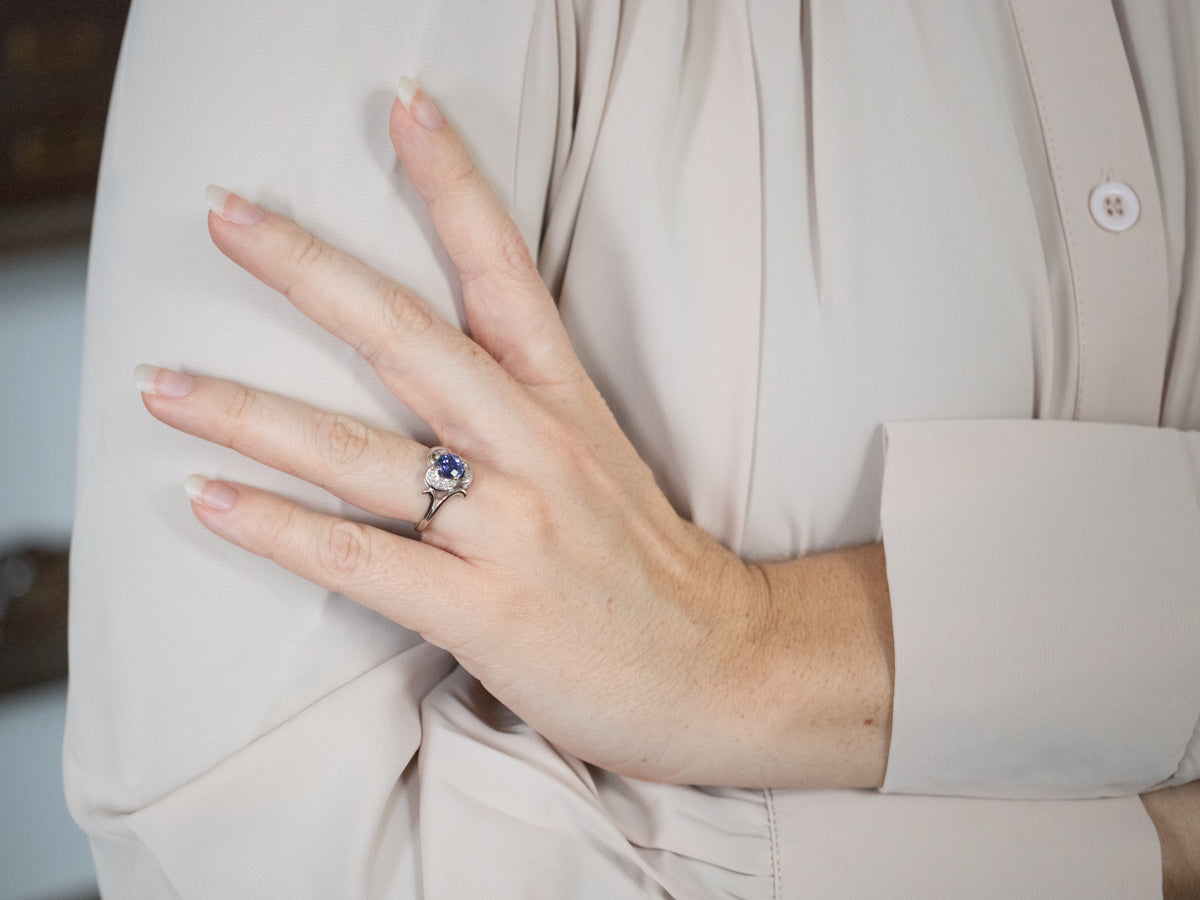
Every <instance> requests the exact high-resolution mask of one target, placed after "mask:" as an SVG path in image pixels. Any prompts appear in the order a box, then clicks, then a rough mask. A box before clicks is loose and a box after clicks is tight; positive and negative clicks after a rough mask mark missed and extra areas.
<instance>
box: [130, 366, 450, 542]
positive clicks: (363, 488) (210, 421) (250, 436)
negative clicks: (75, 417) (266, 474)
mask: <svg viewBox="0 0 1200 900" xmlns="http://www.w3.org/2000/svg"><path fill="white" fill-rule="evenodd" d="M136 375H137V383H138V388H139V389H140V390H141V391H142V396H143V402H144V403H145V404H146V408H147V409H148V410H149V411H150V413H151V414H152V415H153V416H154V417H155V418H157V419H159V420H160V421H162V422H165V423H166V424H167V425H170V426H171V427H173V428H177V429H179V430H180V431H184V432H186V433H188V434H191V435H194V436H196V437H198V438H203V439H204V440H207V441H212V442H213V443H216V444H220V445H222V446H224V447H229V448H230V449H232V450H235V451H237V452H238V453H241V454H242V455H243V456H247V457H249V458H250V459H253V460H257V461H258V462H261V463H263V464H264V465H267V466H270V467H271V468H274V469H279V470H280V471H281V472H287V473H288V474H289V475H295V476H296V477H297V478H302V479H304V480H305V481H308V482H311V483H312V484H315V485H317V486H319V487H322V488H324V489H325V490H327V491H329V492H330V493H331V494H334V495H335V496H337V497H340V498H341V499H342V500H345V501H346V502H347V503H351V504H353V505H354V506H357V507H358V508H359V509H363V510H366V511H368V512H372V513H377V514H378V515H382V516H386V517H388V518H390V519H403V520H405V521H408V522H417V521H419V520H420V519H421V517H422V516H423V515H424V514H425V509H426V507H427V505H428V497H426V496H424V495H423V494H422V493H421V491H422V490H423V489H424V488H425V484H424V482H423V480H422V476H423V475H424V472H425V469H426V468H427V467H428V465H429V462H428V454H429V448H428V447H425V446H424V445H422V444H419V443H417V442H416V441H411V440H408V439H407V438H403V437H401V436H400V435H398V434H393V433H391V432H389V431H384V430H382V429H379V428H371V427H369V426H367V425H364V424H363V423H362V422H359V421H357V420H356V419H353V418H351V417H349V416H346V415H341V414H338V413H330V412H324V411H322V410H318V409H314V408H313V407H311V406H308V405H306V404H304V403H300V402H298V401H296V400H290V399H288V398H287V397H281V396H279V395H278V394H271V393H268V392H266V391H258V390H254V389H253V388H248V387H245V386H244V385H240V384H237V383H236V382H233V381H226V380H224V379H220V378H207V377H203V376H197V375H186V374H184V373H182V372H174V371H172V370H170V369H162V368H158V367H156V366H149V365H141V366H138V368H137V373H136ZM381 485H392V486H394V489H392V490H380V486H381ZM410 488H411V489H410Z"/></svg>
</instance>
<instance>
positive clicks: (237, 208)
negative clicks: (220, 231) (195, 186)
mask: <svg viewBox="0 0 1200 900" xmlns="http://www.w3.org/2000/svg"><path fill="white" fill-rule="evenodd" d="M204 199H205V201H206V202H207V203H208V208H209V209H211V210H212V211H213V212H215V213H216V214H217V215H218V216H220V217H221V218H222V219H224V220H225V221H226V222H232V223H233V224H234V225H254V224H255V223H257V222H261V221H262V220H263V219H265V218H266V217H267V211H266V210H265V209H263V208H262V207H261V206H256V205H255V204H253V203H251V202H250V201H249V200H247V199H246V198H245V197H241V196H239V195H237V194H235V193H234V192H233V191H227V190H225V188H223V187H221V186H220V185H219V184H210V185H209V186H208V187H206V188H205V189H204Z"/></svg>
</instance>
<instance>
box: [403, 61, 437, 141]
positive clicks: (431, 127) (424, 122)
mask: <svg viewBox="0 0 1200 900" xmlns="http://www.w3.org/2000/svg"><path fill="white" fill-rule="evenodd" d="M396 96H397V97H399V98H400V102H401V103H403V104H404V108H405V109H407V110H408V111H409V113H410V114H411V115H412V117H413V118H414V119H416V120H417V122H418V123H420V125H421V126H422V127H423V128H424V129H425V130H426V131H437V130H438V129H439V128H440V127H441V126H442V122H443V119H442V114H441V112H439V111H438V108H437V106H436V105H435V104H434V102H433V101H432V100H430V99H429V95H428V94H426V93H425V92H424V91H423V90H421V86H420V85H419V84H417V83H416V82H415V81H413V80H412V79H411V78H409V77H408V76H407V75H401V76H400V83H399V84H398V85H396Z"/></svg>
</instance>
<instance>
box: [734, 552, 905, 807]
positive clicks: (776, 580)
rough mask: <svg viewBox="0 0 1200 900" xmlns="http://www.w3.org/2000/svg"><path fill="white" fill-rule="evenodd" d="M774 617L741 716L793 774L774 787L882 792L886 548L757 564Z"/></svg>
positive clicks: (766, 619) (888, 683)
mask: <svg viewBox="0 0 1200 900" xmlns="http://www.w3.org/2000/svg"><path fill="white" fill-rule="evenodd" d="M752 568H753V569H754V570H756V571H757V573H759V575H760V576H761V579H762V582H763V584H764V585H765V587H766V590H765V591H764V592H763V596H764V597H765V598H766V599H765V600H764V603H765V604H766V607H767V609H766V610H765V612H764V614H763V615H762V616H761V617H760V621H761V623H762V624H761V625H760V626H759V628H760V632H759V633H758V634H757V635H755V636H754V637H753V639H752V640H751V642H750V646H749V647H748V650H749V653H748V660H747V665H748V667H749V669H750V672H751V674H750V676H749V677H748V678H747V679H746V681H745V684H746V685H747V686H748V691H747V693H749V694H751V695H752V696H747V697H745V698H744V699H743V703H744V704H745V705H744V707H743V709H752V710H754V714H753V716H752V717H751V716H750V715H747V716H746V719H747V721H751V722H753V723H754V726H753V727H754V728H755V729H756V730H757V731H758V732H759V737H760V739H761V740H762V741H763V744H764V746H767V747H774V751H775V752H773V753H772V752H768V753H767V754H765V756H766V757H767V758H768V759H772V758H773V759H777V760H778V761H779V764H780V765H782V766H784V767H786V771H776V772H773V773H769V774H768V773H766V772H764V773H763V781H764V783H767V784H772V785H773V786H776V787H823V788H827V787H858V788H862V787H878V786H879V785H881V784H882V783H883V776H884V772H885V770H886V767H887V752H888V741H889V738H890V733H891V717H892V684H893V677H894V660H893V650H892V625H891V606H890V602H889V596H888V586H887V573H886V569H885V564H884V552H883V545H882V544H868V545H864V546H861V547H852V548H848V549H845V550H840V551H837V552H833V553H827V554H822V555H819V556H812V557H806V558H800V559H795V560H789V561H786V562H771V563H762V564H756V565H753V566H752Z"/></svg>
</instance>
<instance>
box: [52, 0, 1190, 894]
mask: <svg viewBox="0 0 1200 900" xmlns="http://www.w3.org/2000/svg"><path fill="white" fill-rule="evenodd" d="M403 73H407V74H410V75H412V76H414V77H416V78H417V79H418V80H419V81H421V82H422V83H423V85H424V86H425V87H426V88H427V89H428V90H429V92H430V93H431V95H432V96H433V97H435V98H436V100H437V101H438V103H439V104H440V105H441V106H442V108H443V110H444V111H445V112H446V114H447V115H448V116H449V117H450V118H451V119H452V120H453V122H454V123H455V125H456V126H457V127H458V128H459V129H460V130H461V131H462V132H463V133H464V135H465V136H466V138H467V140H468V143H469V144H470V146H471V148H472V150H473V152H474V154H475V156H476V159H477V160H478V161H479V163H480V165H481V167H482V168H483V169H484V171H485V172H486V173H487V174H488V175H489V177H490V178H491V180H492V182H493V184H494V185H496V187H497V189H498V190H499V191H500V192H501V194H502V195H503V196H504V197H505V199H506V200H507V202H508V203H509V206H510V209H511V210H512V212H513V215H514V217H515V218H516V219H517V221H518V222H519V224H520V225H521V227H522V230H523V233H524V234H525V235H526V237H527V239H528V241H529V243H530V245H531V247H533V248H534V249H535V250H536V251H537V254H538V259H539V261H540V265H541V268H542V272H543V275H544V276H545V278H546V279H547V281H548V283H549V284H550V285H551V287H552V288H553V289H554V290H555V292H556V295H557V296H558V297H559V298H560V305H561V309H562V314H563V316H564V319H565V320H566V322H567V324H568V327H569V329H570V331H571V334H572V336H573V338H574V340H575V344H576V347H577V349H578V351H579V353H580V355H581V357H582V358H583V359H584V361H585V363H586V364H587V366H588V368H589V370H590V371H591V372H592V374H593V376H594V377H595V379H596V381H597V383H598V384H599V386H600V388H601V390H602V392H603V393H604V394H605V396H606V397H607V398H608V400H609V402H610V404H611V405H612V406H613V409H614V411H615V412H616V414H617V416H618V418H619V419H620V421H621V423H622V425H623V426H624V427H625V429H626V430H627V432H628V433H629V435H630V436H631V437H632V438H633V440H634V441H635V443H636V444H637V445H638V446H639V448H640V449H641V451H642V453H643V455H644V456H645V458H646V459H647V460H648V461H649V462H650V464H651V465H652V466H653V467H654V469H655V472H656V474H657V476H658V478H659V480H660V483H661V485H662V486H663V488H664V490H666V492H667V493H668V496H670V497H671V499H672V500H673V502H674V503H675V504H676V506H677V508H678V510H679V511H680V513H681V514H683V515H685V516H688V517H690V518H692V519H693V520H695V521H696V522H698V523H699V524H701V525H702V526H703V527H705V528H706V529H708V530H709V531H710V532H712V533H713V534H715V535H717V536H718V537H719V538H721V539H722V540H724V541H725V542H727V543H728V544H729V545H730V546H732V547H734V548H736V549H738V550H739V551H740V552H741V553H742V555H743V556H746V557H748V558H768V557H790V556H795V555H798V554H806V553H812V552H817V551H820V550H823V549H829V548H833V547H838V546H843V545H847V544H852V543H858V542H863V541H870V540H874V539H878V538H879V537H880V536H882V538H883V540H884V543H885V548H886V551H887V558H888V579H889V585H890V590H891V596H892V606H893V617H894V628H895V643H896V697H895V718H894V726H893V737H892V745H891V752H890V759H889V765H888V773H887V781H886V783H885V785H884V789H883V791H882V792H873V791H872V792H848V791H816V792H803V791H757V790H743V789H738V788H735V787H731V788H721V789H714V788H691V787H685V786H663V785H653V784H647V783H643V782H637V781H633V780H630V779H625V778H620V777H617V776H613V775H611V774H608V773H605V772H602V771H599V770H597V769H595V768H593V767H591V766H588V765H585V764H584V763H582V762H580V761H579V760H577V759H575V758H573V757H570V756H569V755H567V754H565V753H563V752H562V751H560V750H558V749H557V748H555V747H554V746H552V745H550V744H548V743H547V742H545V741H544V740H542V739H541V738H540V737H539V736H538V735H536V734H535V733H533V732H532V731H530V729H528V728H527V727H526V726H525V725H524V724H523V723H521V722H520V721H519V720H517V719H516V718H515V717H513V716H512V714H511V713H509V712H507V711H506V710H504V709H503V708H502V707H500V706H499V705H498V704H497V703H496V702H495V701H494V700H493V699H492V698H490V697H489V696H488V695H486V693H485V692H483V691H482V689H481V688H480V687H479V686H478V685H477V684H476V683H475V682H474V681H473V680H472V679H471V678H470V677H469V676H467V675H466V673H465V672H463V671H462V670H461V669H458V668H456V667H455V664H454V661H453V659H451V658H449V657H448V656H447V655H446V654H444V653H443V652H442V651H439V650H437V649H435V648H432V647H430V646H428V645H426V644H424V643H422V642H421V640H420V639H419V637H417V636H416V635H414V634H412V633H410V632H407V631H405V630H404V629H402V628H400V627H399V626H396V625H394V624H392V623H390V622H386V621H383V620H381V619H380V618H378V617H376V616H375V615H374V614H372V613H369V612H367V611H364V610H363V609H361V608H359V607H357V606H356V605H354V604H352V603H350V602H348V601H346V600H345V599H344V598H342V597H340V596H337V595H331V594H329V593H327V592H324V591H322V590H320V589H319V588H316V587H315V586H313V585H311V584H308V583H306V582H304V581H302V580H299V579H297V578H295V577H294V576H291V575H289V574H287V573H285V572H282V571H280V570H278V569H276V568H274V567H273V565H272V564H270V563H267V562H265V561H263V560H260V559H257V558H252V557H248V556H247V555H245V554H244V553H242V552H241V551H239V550H236V549H235V548H232V547H230V546H227V545H225V544H223V543H221V542H219V541H217V540H216V539H215V538H213V537H212V536H211V535H210V534H208V533H207V532H206V531H204V529H203V528H202V527H201V526H199V524H198V523H196V522H195V521H194V520H193V518H192V516H191V513H190V511H189V510H188V505H187V503H186V500H185V498H184V495H183V492H182V490H181V485H182V481H183V478H184V477H185V476H186V475H187V474H188V473H190V472H201V473H204V474H206V475H209V476H219V477H225V478H231V479H235V480H245V481H250V482H252V483H255V484H258V485H262V486H265V487H268V488H270V489H273V490H277V491H279V492H280V493H283V494H285V495H287V496H290V497H294V498H298V499H300V500H302V501H303V502H305V503H308V504H311V505H312V506H314V507H317V508H320V509H323V510H329V511H333V512H337V513H339V514H342V515H350V516H356V517H359V518H365V517H364V516H363V515H362V514H361V513H359V512H357V511H355V510H351V509H348V508H345V507H344V506H343V505H342V504H340V503H339V502H338V501H336V500H334V499H333V498H331V497H329V496H328V495H325V494H323V492H321V491H320V490H318V489H316V488H314V487H312V486H310V485H306V484H302V483H299V482H297V481H296V480H294V479H291V478H290V477H288V476H285V475H282V474H280V473H276V472H273V471H268V470H266V469H264V468H263V467H261V466H258V465H256V464H254V463H252V462H249V461H247V460H244V459H242V458H240V457H237V456H236V455H234V454H232V453H231V452H229V451H226V450H223V449H221V448H217V447H212V446H209V445H207V444H204V443H202V442H199V441H197V440H195V439H193V438H190V437H188V436H186V435H182V434H179V433H176V432H173V431H171V430H169V429H166V428H164V427H163V426H162V425H160V424H159V423H157V422H154V421H153V420H152V419H151V418H150V417H149V416H148V415H147V414H146V413H145V412H144V410H143V409H142V408H141V404H140V403H139V401H138V397H137V393H136V391H135V390H134V387H133V384H132V374H131V373H132V370H133V367H134V365H135V364H137V363H138V362H143V361H145V362H151V363H157V364H163V365H172V366H175V367H181V368H184V369H189V370H192V371H197V372H204V373H212V374H220V375H223V376H227V377H231V378H235V379H239V380H242V381H245V382H247V383H249V384H252V385H254V386H256V387H260V388H264V389H269V390H275V391H279V392H282V393H285V394H288V395H291V396H295V397H298V398H300V399H303V400H306V401H308V402H312V403H316V404H318V405H322V406H325V407H327V408H332V409H337V410H339V411H343V412H349V413H352V414H354V415H356V416H359V417H360V418H362V419H364V420H366V421H368V422H370V423H372V424H377V425H381V426H385V427H390V428H393V429H396V430H398V431H402V432H405V433H409V434H413V435H416V436H417V437H418V438H421V439H426V440H431V439H432V435H430V434H429V433H428V430H427V428H426V426H424V425H423V423H421V422H419V421H416V420H415V418H414V417H413V416H412V414H411V413H409V412H407V411H406V410H404V409H402V408H400V407H399V405H398V404H397V403H396V402H395V401H394V400H393V399H392V398H391V397H390V396H389V395H387V393H386V391H385V390H384V389H383V388H382V387H381V386H380V385H378V384H377V383H376V382H375V380H374V378H373V376H372V374H371V372H370V370H369V369H368V367H367V366H366V365H365V364H364V363H362V362H361V361H360V360H358V359H357V358H356V357H355V356H354V354H353V352H352V351H351V350H349V349H348V348H347V347H345V346H343V345H341V344H339V343H338V342H337V341H336V340H335V339H333V338H332V337H330V336H329V335H327V334H325V333H324V332H321V331H320V330H319V329H318V328H317V327H316V326H314V325H312V324H311V323H310V322H308V321H307V320H306V319H304V318H303V317H302V316H301V315H300V314H299V313H297V312H295V311H294V310H293V309H291V308H290V307H289V306H288V305H287V304H286V303H285V302H283V301H282V300H281V299H279V298H278V297H276V296H274V295H273V294H272V293H271V292H270V291H269V290H268V289H266V288H265V287H263V286H262V285H260V284H257V283H256V282H254V281H253V280H252V279H250V278H249V277H248V276H246V275H245V274H244V273H243V272H241V271H240V270H238V269H236V268H235V267H234V266H233V265H231V264H229V263H228V262H227V261H226V260H224V259H223V258H222V257H221V256H220V254H219V253H218V252H217V251H216V250H215V249H214V248H213V247H212V246H211V245H210V244H209V242H208V239H207V235H206V234H205V228H204V213H205V210H204V206H203V201H202V199H201V195H202V192H203V187H204V185H205V184H206V183H208V182H210V181H217V182H221V183H223V184H226V185H228V186H229V187H230V188H232V189H234V190H238V191H240V192H243V193H245V194H247V195H248V196H250V197H252V198H254V199H255V200H257V201H259V202H262V203H264V204H266V205H268V206H270V207H272V208H274V209H277V210H279V211H281V212H284V213H286V214H288V215H291V216H293V217H295V218H296V219H297V220H298V221H300V222H301V223H303V224H305V225H306V226H308V227H310V228H311V229H313V230H314V231H316V232H317V233H319V234H321V235H322V236H323V237H325V238H326V239H328V240H330V241H331V242H333V243H336V244H339V245H340V246H343V247H345V248H346V249H349V250H351V251H353V252H355V253H357V254H358V255H359V256H360V257H362V258H363V259H365V260H366V261H368V262H369V263H371V264H372V265H375V266H376V267H377V268H379V269H380V270H381V271H384V272H386V273H388V274H390V275H392V276H393V277H395V278H397V279H398V280H401V281H403V282H405V283H407V284H410V285H412V286H413V287H415V288H416V289H418V290H419V291H421V292H422V293H423V295H424V296H425V297H426V298H428V299H429V300H430V302H431V303H433V304H434V306H435V307H437V308H438V309H439V310H440V311H441V312H442V314H444V315H445V316H447V317H448V318H451V319H455V318H457V319H458V320H459V321H461V306H460V303H459V298H458V295H457V284H456V283H455V281H454V278H453V274H452V269H451V267H450V265H449V263H448V261H447V259H446V257H445V255H444V254H443V252H442V250H441V248H440V247H439V246H438V245H437V243H436V239H435V238H434V236H433V232H432V228H431V226H430V224H429V221H428V219H427V217H426V215H425V213H424V210H423V208H422V206H421V203H420V202H419V199H418V198H417V197H416V196H415V194H414V192H413V191H412V189H411V188H410V187H409V185H408V184H407V182H406V181H405V178H404V175H403V173H402V171H401V170H400V168H399V166H398V164H397V163H396V162H395V159H394V156H393V153H392V149H391V146H390V144H389V142H388V139H387V134H386V118H387V110H388V107H389V105H390V103H391V98H392V96H393V92H392V85H394V83H395V81H396V79H397V78H398V77H399V75H400V74H403ZM1198 148H1200V7H1196V6H1194V5H1192V4H1190V3H1187V2H1181V0H1115V2H1112V3H1110V2H1106V0H1010V2H1006V0H989V2H978V3H954V2H933V0H930V2H923V3H891V2H888V3H881V2H877V0H806V2H803V3H801V2H797V0H788V2H769V0H728V2H724V0H711V2H709V0H692V2H690V3H689V2H687V0H653V2H652V0H640V2H638V0H624V2H617V0H590V2H589V0H575V2H572V0H509V2H506V3H492V2H488V3H483V2H479V3H468V2H465V0H458V2H447V0H437V2H434V0H429V2H425V0H390V2H383V0H362V2H355V3H342V4H326V3H317V2H290V3H282V2H274V0H270V2H259V3H252V4H246V3H240V2H236V0H204V2H200V0H195V2H190V3H189V2H176V3H160V4H152V3H146V2H140V0H139V2H135V3H134V7H133V11H132V13H131V17H130V23H129V29H128V33H127V37H126V43H125V47H124V49H123V54H122V60H121V65H120V70H119V73H118V82H117V88H116V93H115V96H114V99H113V105H112V107H111V111H110V117H109V132H108V139H107V144H106V149H105V159H104V166H103V172H102V176H101V184H100V197H99V203H98V209H97V218H96V228H95V233H94V239H93V248H92V259H91V270H90V275H89V309H88V337H87V346H86V360H85V373H86V374H85V384H84V399H83V409H84V412H83V418H82V423H81V442H80V475H79V507H78V520H77V526H76V540H75V545H74V548H73V573H72V574H73V599H72V604H73V607H72V646H71V651H72V685H71V694H70V708H69V717H68V732H67V739H66V748H65V751H64V753H65V769H66V772H67V793H68V798H69V800H70V803H71V806H72V809H73V811H74V813H75V815H76V817H77V819H78V820H79V821H80V823H81V824H82V825H83V826H84V827H85V828H86V829H87V830H88V831H89V833H90V834H91V837H92V841H93V847H94V851H95V856H96V861H97V866H98V870H99V874H100V881H101V886H102V888H103V889H104V890H105V892H106V896H113V897H181V898H211V897H221V898H236V897H256V898H257V897H272V896H280V897H289V898H299V897H313V898H327V897H364V898H366V897H370V898H376V897H397V898H404V897H415V896H425V897H429V898H433V900H441V898H459V897H462V898H474V897H500V898H505V897H511V898H514V900H515V898H530V897H547V898H564V897H571V898H574V897H583V898H593V897H594V898H613V897H643V896H646V897H665V896H673V897H686V898H693V897H696V898H708V897H727V896H731V897H746V898H751V897H756V898H757V897H761V898H766V897H809V896H815V897H824V896H830V897H871V898H873V897H879V896H889V897H929V896H970V897H989V896H994V897H1005V898H1009V897H1015V896H1020V897H1031V896H1046V897H1051V896H1054V897H1057V896H1087V897H1114V898H1117V897H1119V898H1130V897H1152V896H1156V895H1158V894H1159V893H1160V882H1159V878H1160V876H1159V859H1158V854H1159V849H1158V844H1157V839H1156V836H1155V833H1154V829H1153V827H1152V825H1151V824H1150V822H1149V820H1148V819H1147V818H1146V816H1145V814H1144V812H1143V810H1142V807H1141V803H1140V801H1139V800H1138V798H1137V796H1136V795H1137V793H1138V792H1140V791H1145V790H1147V789H1149V788H1151V787H1153V786H1155V785H1159V784H1162V783H1168V782H1172V781H1175V782H1178V781H1187V780H1192V779H1194V778H1196V777H1198V776H1200V735H1198V733H1197V723H1198V721H1200V687H1198V686H1200V589H1198V588H1197V585H1200V438H1198V437H1197V436H1196V434H1195V433H1194V430H1195V429H1196V428H1197V427H1198V426H1200V391H1198V390H1197V386H1198V385H1200V322H1197V315H1198V314H1200V281H1198V274H1197V262H1198V260H1200V223H1198V219H1197V215H1198V210H1200V192H1198V189H1197V185H1200V149H1198Z"/></svg>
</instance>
